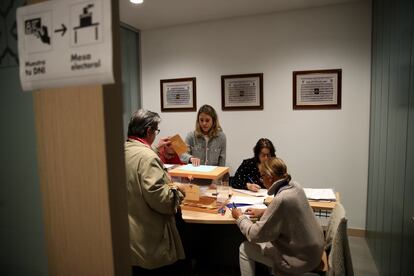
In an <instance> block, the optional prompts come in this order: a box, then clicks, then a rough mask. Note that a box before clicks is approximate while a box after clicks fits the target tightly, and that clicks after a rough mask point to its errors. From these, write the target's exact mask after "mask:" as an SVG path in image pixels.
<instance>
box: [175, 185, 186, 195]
mask: <svg viewBox="0 0 414 276" xmlns="http://www.w3.org/2000/svg"><path fill="white" fill-rule="evenodd" d="M174 185H175V186H176V187H177V189H178V190H179V191H180V192H181V193H182V194H183V195H184V196H185V185H184V184H181V183H178V182H175V183H174Z"/></svg>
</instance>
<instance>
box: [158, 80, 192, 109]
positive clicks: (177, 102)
mask: <svg viewBox="0 0 414 276" xmlns="http://www.w3.org/2000/svg"><path fill="white" fill-rule="evenodd" d="M160 86H161V112H177V111H196V110H197V106H196V78H180V79H167V80H160Z"/></svg>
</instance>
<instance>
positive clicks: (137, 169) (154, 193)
mask: <svg viewBox="0 0 414 276" xmlns="http://www.w3.org/2000/svg"><path fill="white" fill-rule="evenodd" d="M160 121H161V119H160V117H159V115H158V114H157V113H155V112H151V111H148V110H144V109H140V110H138V111H136V112H135V113H134V114H133V115H132V117H131V119H130V122H129V126H128V140H127V141H126V143H125V161H126V178H127V189H128V217H129V233H130V247H131V257H132V265H133V271H134V274H139V275H158V274H169V275H171V274H173V275H174V274H177V273H178V265H177V261H178V260H180V259H184V257H185V256H184V250H183V246H182V243H181V239H180V236H179V233H178V231H177V228H176V224H175V217H174V216H175V214H176V212H177V209H178V207H179V205H180V203H181V200H182V199H183V193H184V188H183V186H182V185H180V184H173V183H171V180H170V178H169V176H168V174H167V172H166V171H165V169H164V166H163V163H162V162H161V160H160V158H159V157H158V155H157V153H156V152H155V151H154V150H153V149H152V148H151V145H152V143H153V142H154V140H155V137H156V135H157V134H158V133H159V129H158V124H159V123H160ZM166 142H167V141H166V140H165V139H161V140H160V144H159V147H160V146H161V147H162V146H164V145H165V143H166ZM164 272H165V273H164Z"/></svg>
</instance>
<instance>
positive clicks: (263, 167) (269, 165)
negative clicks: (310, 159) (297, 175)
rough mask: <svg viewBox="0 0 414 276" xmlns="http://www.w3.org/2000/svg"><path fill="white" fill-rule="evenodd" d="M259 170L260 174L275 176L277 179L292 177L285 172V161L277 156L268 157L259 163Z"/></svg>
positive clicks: (289, 178)
mask: <svg viewBox="0 0 414 276" xmlns="http://www.w3.org/2000/svg"><path fill="white" fill-rule="evenodd" d="M259 171H260V174H261V175H268V176H276V177H277V178H279V179H283V178H285V179H288V181H290V180H291V179H292V177H291V176H290V175H289V174H288V172H287V166H286V164H285V162H284V161H283V160H282V159H280V158H278V157H272V158H269V159H268V160H266V161H265V162H263V163H262V164H260V165H259Z"/></svg>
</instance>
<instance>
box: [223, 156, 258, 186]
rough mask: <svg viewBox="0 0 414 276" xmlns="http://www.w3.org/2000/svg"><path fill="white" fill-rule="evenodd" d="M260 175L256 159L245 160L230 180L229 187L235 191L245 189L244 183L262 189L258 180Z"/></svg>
mask: <svg viewBox="0 0 414 276" xmlns="http://www.w3.org/2000/svg"><path fill="white" fill-rule="evenodd" d="M260 178H261V177H260V173H259V169H258V164H257V161H256V158H254V157H253V158H250V159H245V160H243V162H242V163H241V165H240V166H239V168H238V169H237V171H236V174H235V175H234V177H233V178H232V179H231V182H230V183H231V186H232V187H233V188H236V189H247V185H246V183H254V184H257V185H259V186H260V187H262V188H264V185H263V183H262V181H261V180H260Z"/></svg>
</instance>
